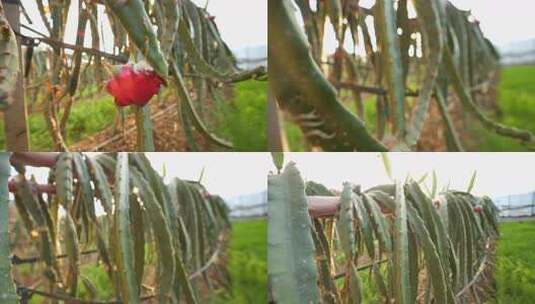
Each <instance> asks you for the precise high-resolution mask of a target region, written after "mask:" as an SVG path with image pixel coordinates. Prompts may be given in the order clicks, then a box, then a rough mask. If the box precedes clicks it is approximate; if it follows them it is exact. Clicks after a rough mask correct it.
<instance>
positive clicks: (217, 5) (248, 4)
mask: <svg viewBox="0 0 535 304" xmlns="http://www.w3.org/2000/svg"><path fill="white" fill-rule="evenodd" d="M21 1H22V4H23V5H24V7H25V8H26V11H27V12H28V15H29V16H30V18H31V19H32V21H33V22H34V24H33V25H30V26H31V27H32V28H34V29H36V30H38V31H40V32H43V33H46V28H45V26H44V24H43V22H42V21H41V17H40V15H39V11H38V10H37V5H36V2H35V0H21ZM192 1H193V2H194V3H196V4H197V5H200V6H202V7H204V5H205V4H206V0H192ZM71 3H72V4H71V8H70V12H69V19H68V20H67V22H68V24H67V28H66V38H65V40H66V41H67V42H69V43H74V41H75V32H76V27H77V20H78V17H77V15H78V1H71ZM99 12H100V14H101V16H104V14H103V12H104V7H102V6H101V5H99ZM208 12H210V14H212V15H213V16H215V17H216V19H215V20H216V23H217V24H218V27H219V30H220V31H221V35H222V36H223V39H224V40H225V42H227V44H228V45H229V46H230V47H231V48H232V49H238V48H242V47H248V46H258V45H265V44H266V43H267V1H266V0H209V2H208ZM103 20H104V18H103ZM104 21H105V20H104ZM22 22H23V23H24V24H26V25H29V24H28V23H27V22H26V20H25V19H24V18H22ZM102 27H103V28H104V33H105V34H104V35H103V37H104V38H105V40H106V41H104V43H103V44H104V46H105V47H106V48H105V49H106V50H108V51H109V50H110V49H111V46H112V42H111V41H112V40H111V39H112V37H113V36H112V34H111V30H110V29H109V24H108V22H106V21H105V22H103V23H102ZM23 33H25V34H29V32H28V31H26V30H23ZM32 35H33V36H34V34H32ZM86 37H90V33H89V29H88V30H87V36H86ZM87 40H88V41H87V42H86V45H87V46H89V45H90V41H91V40H90V38H88V39H87Z"/></svg>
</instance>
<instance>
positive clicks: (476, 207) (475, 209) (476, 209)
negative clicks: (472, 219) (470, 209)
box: [474, 206, 483, 213]
mask: <svg viewBox="0 0 535 304" xmlns="http://www.w3.org/2000/svg"><path fill="white" fill-rule="evenodd" d="M482 210H483V209H482V208H481V206H475V207H474V211H475V213H481V211H482Z"/></svg>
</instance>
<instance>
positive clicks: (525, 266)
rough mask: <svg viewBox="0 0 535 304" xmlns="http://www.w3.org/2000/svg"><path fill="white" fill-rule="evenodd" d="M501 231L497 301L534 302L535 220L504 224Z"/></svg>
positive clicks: (500, 302) (517, 303)
mask: <svg viewBox="0 0 535 304" xmlns="http://www.w3.org/2000/svg"><path fill="white" fill-rule="evenodd" d="M500 233H501V237H500V242H499V244H498V254H497V267H496V284H497V287H498V298H497V301H496V303H498V304H502V303H503V304H505V303H508V304H526V303H534V302H535V222H533V221H530V222H518V223H502V224H501V225H500Z"/></svg>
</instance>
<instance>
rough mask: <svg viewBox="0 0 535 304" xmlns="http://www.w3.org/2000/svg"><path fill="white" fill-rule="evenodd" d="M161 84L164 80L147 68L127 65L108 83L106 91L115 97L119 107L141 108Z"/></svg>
mask: <svg viewBox="0 0 535 304" xmlns="http://www.w3.org/2000/svg"><path fill="white" fill-rule="evenodd" d="M162 84H164V80H163V79H162V78H161V77H160V76H159V75H158V74H156V73H155V72H154V71H153V70H151V69H150V68H148V67H147V66H139V67H136V66H133V65H131V64H127V65H124V66H122V67H121V69H120V70H119V72H118V73H117V74H115V75H114V76H113V77H112V78H111V79H110V80H109V81H108V83H107V84H106V90H107V91H108V92H109V93H110V94H111V95H112V96H113V97H115V104H117V105H118V106H119V107H125V106H129V105H137V106H140V107H142V106H144V105H146V104H147V103H148V102H149V100H150V99H151V98H152V96H154V95H156V94H157V93H158V91H159V90H160V87H161V86H162Z"/></svg>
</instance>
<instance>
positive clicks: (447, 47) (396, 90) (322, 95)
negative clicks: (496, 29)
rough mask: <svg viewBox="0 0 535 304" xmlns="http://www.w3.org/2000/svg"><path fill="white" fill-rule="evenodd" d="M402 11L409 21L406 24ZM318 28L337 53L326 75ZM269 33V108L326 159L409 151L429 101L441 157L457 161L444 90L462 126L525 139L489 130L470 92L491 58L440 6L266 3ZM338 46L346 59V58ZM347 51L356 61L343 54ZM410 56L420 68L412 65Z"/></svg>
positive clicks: (524, 138) (419, 1)
mask: <svg viewBox="0 0 535 304" xmlns="http://www.w3.org/2000/svg"><path fill="white" fill-rule="evenodd" d="M314 3H315V4H314ZM313 5H314V7H313ZM409 6H411V7H412V8H414V11H415V12H416V14H417V17H416V18H410V17H409V11H410V10H409V9H408V8H409ZM297 14H300V16H301V17H302V19H303V21H304V22H303V24H302V25H301V23H300V22H298V18H297V16H296V15H297ZM369 18H371V19H373V24H372V23H371V22H369V21H370V20H371V19H369ZM327 24H331V25H332V28H333V29H334V31H335V38H336V40H337V43H338V47H337V49H336V51H335V53H334V54H333V55H332V58H331V59H330V60H329V65H328V66H327V67H326V66H325V65H324V63H325V57H326V55H325V54H323V42H324V39H325V30H326V25H327ZM372 27H373V28H372ZM372 29H373V30H374V33H375V36H372V35H371V30H372ZM269 33H270V35H269V42H268V44H269V58H270V61H269V67H270V68H269V73H270V83H271V86H272V88H273V91H274V94H275V98H276V100H277V101H278V103H279V105H280V107H281V108H282V109H283V110H284V111H286V112H287V113H289V114H290V116H291V117H292V119H293V120H294V121H295V122H296V123H297V125H298V126H299V127H300V129H301V130H302V132H303V134H304V137H305V138H306V140H307V141H308V142H309V143H310V144H311V145H312V146H315V147H319V148H321V149H323V150H326V151H386V150H412V149H414V148H415V145H416V144H417V142H418V139H419V138H420V134H421V133H422V128H423V124H424V121H425V120H426V118H427V116H428V112H429V107H430V102H431V100H432V99H433V98H434V99H435V100H436V101H437V103H438V106H439V109H440V113H441V116H442V120H443V121H444V124H445V128H444V129H445V132H446V137H447V138H449V141H448V142H449V144H448V148H449V149H451V150H455V151H462V150H463V149H464V148H463V146H462V143H461V141H460V140H459V136H458V134H457V133H458V130H455V126H454V125H453V124H452V123H451V121H452V120H451V117H450V113H449V111H448V101H447V98H446V97H448V93H449V90H448V89H449V87H452V88H453V92H454V93H455V95H457V97H458V99H459V101H460V104H461V106H462V109H463V110H464V111H466V113H467V114H469V115H470V117H469V118H470V120H469V122H470V123H476V122H477V123H480V124H481V125H482V126H483V127H484V128H485V129H487V130H489V131H491V132H495V133H497V134H499V135H502V136H507V137H511V138H514V139H517V140H519V141H521V142H522V143H525V144H532V143H533V141H534V139H535V138H534V136H533V134H531V133H530V132H529V131H526V130H521V129H517V128H514V127H509V126H505V125H502V124H500V123H497V122H495V121H493V120H491V119H490V118H489V117H487V114H486V113H484V111H483V110H482V109H481V108H480V106H479V105H478V104H477V102H476V100H475V97H474V94H473V92H474V91H477V90H479V88H480V87H481V86H482V85H483V84H488V83H490V82H491V80H492V78H493V77H494V75H495V74H496V73H497V72H498V68H499V54H498V53H497V51H496V49H495V47H494V46H493V45H492V43H491V42H490V41H489V40H488V39H486V38H485V37H484V35H483V33H482V31H481V29H480V27H479V23H478V22H477V21H472V20H471V19H470V13H469V12H467V11H462V10H459V9H457V8H456V7H455V6H454V5H453V4H451V3H450V2H449V1H442V0H432V1H427V0H425V1H423V0H412V1H408V0H397V1H396V0H377V1H375V4H374V5H373V7H371V8H369V9H368V8H364V7H361V6H359V1H358V0H326V1H314V2H313V1H309V0H276V1H269ZM346 42H350V44H351V45H352V46H354V49H352V50H346V49H345V48H344V45H346ZM357 48H362V49H364V50H365V55H364V56H362V55H360V54H358V53H357V52H356V51H355V52H354V53H351V52H352V51H354V50H356V49H357ZM419 50H421V51H422V53H423V58H418V56H417V55H416V53H417V51H419ZM370 73H371V74H372V75H371V76H372V77H369V76H370ZM415 76H418V77H416V78H418V79H417V80H416V82H417V84H418V86H419V87H420V88H419V89H418V90H416V91H412V90H409V89H408V87H409V86H412V83H413V82H415V79H413V78H414V77H415ZM370 78H371V79H370ZM419 79H421V80H419ZM346 93H347V94H346ZM344 94H345V95H349V94H351V98H352V99H353V100H354V102H355V108H356V114H355V113H353V112H352V111H351V110H349V108H348V107H346V105H344V104H343V103H342V101H341V100H342V96H345V95H344ZM369 94H372V95H376V101H375V103H376V113H375V116H376V121H375V122H372V121H365V117H364V106H363V102H364V97H365V95H369ZM411 97H416V100H415V101H414V102H412V101H410V100H409V98H411ZM370 124H375V127H374V128H370V126H369V125H370ZM372 130H373V131H372Z"/></svg>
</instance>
